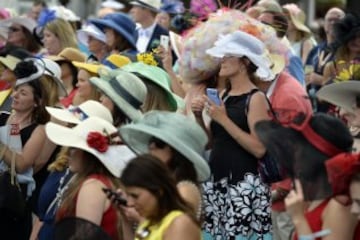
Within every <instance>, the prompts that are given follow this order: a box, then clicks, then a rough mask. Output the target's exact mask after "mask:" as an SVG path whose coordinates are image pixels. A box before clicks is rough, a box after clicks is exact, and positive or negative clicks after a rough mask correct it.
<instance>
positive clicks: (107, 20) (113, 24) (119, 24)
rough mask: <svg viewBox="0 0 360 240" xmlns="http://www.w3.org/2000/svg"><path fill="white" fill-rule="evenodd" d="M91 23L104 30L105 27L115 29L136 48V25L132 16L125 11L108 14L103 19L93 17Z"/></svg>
mask: <svg viewBox="0 0 360 240" xmlns="http://www.w3.org/2000/svg"><path fill="white" fill-rule="evenodd" d="M90 23H92V24H94V25H95V26H97V27H98V28H100V29H101V30H102V31H103V30H104V28H111V29H114V30H115V32H117V33H119V34H120V35H121V36H123V37H124V38H125V39H126V40H127V41H128V42H129V43H130V44H131V46H133V47H134V49H136V43H135V28H136V25H135V23H134V21H133V20H131V18H130V17H129V16H128V15H126V14H124V13H111V14H107V15H106V16H105V17H104V18H102V19H92V20H90Z"/></svg>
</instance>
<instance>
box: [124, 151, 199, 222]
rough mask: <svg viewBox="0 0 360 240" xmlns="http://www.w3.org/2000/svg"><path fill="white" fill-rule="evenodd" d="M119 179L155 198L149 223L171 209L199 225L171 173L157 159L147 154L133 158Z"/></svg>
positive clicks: (162, 216)
mask: <svg viewBox="0 0 360 240" xmlns="http://www.w3.org/2000/svg"><path fill="white" fill-rule="evenodd" d="M121 181H122V183H123V184H124V186H125V187H139V188H143V189H146V190H148V191H149V192H150V193H151V194H152V195H154V197H155V198H156V199H157V202H158V208H157V212H156V213H154V214H152V216H151V217H150V219H148V220H149V221H150V224H151V225H153V224H157V223H158V222H160V221H161V220H162V219H163V218H164V217H165V216H166V215H167V214H168V213H169V212H171V211H173V210H180V211H182V212H184V213H185V214H187V215H188V216H189V217H190V218H191V219H192V220H193V222H194V223H196V224H197V225H199V222H198V220H197V219H196V216H195V214H194V211H193V210H192V208H191V207H190V206H189V204H188V203H186V202H185V201H184V199H183V198H182V197H181V196H180V194H179V192H178V189H177V187H176V181H175V178H174V177H173V174H172V173H171V172H170V171H169V169H168V168H167V166H166V165H165V164H164V163H163V162H161V161H160V160H159V159H157V158H155V157H153V156H151V155H148V154H145V155H141V156H138V157H136V158H134V159H133V160H131V161H130V162H129V163H128V165H127V166H126V167H125V169H124V171H123V173H122V176H121Z"/></svg>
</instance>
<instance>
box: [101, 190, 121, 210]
mask: <svg viewBox="0 0 360 240" xmlns="http://www.w3.org/2000/svg"><path fill="white" fill-rule="evenodd" d="M102 190H103V192H104V193H105V194H106V196H107V197H108V198H109V199H111V200H113V201H114V202H115V204H117V205H123V206H127V200H126V199H125V198H123V197H122V196H121V195H120V194H119V193H117V192H115V191H114V190H112V189H110V188H103V189H102Z"/></svg>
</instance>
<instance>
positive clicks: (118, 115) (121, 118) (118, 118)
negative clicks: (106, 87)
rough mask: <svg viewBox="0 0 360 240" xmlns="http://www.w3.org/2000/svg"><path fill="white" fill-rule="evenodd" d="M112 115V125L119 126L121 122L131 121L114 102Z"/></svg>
mask: <svg viewBox="0 0 360 240" xmlns="http://www.w3.org/2000/svg"><path fill="white" fill-rule="evenodd" d="M110 100H111V99H110ZM111 101H112V100H111ZM113 103H114V102H113ZM112 116H113V119H114V123H113V125H114V126H116V127H119V126H120V125H122V124H125V123H130V122H131V120H130V118H129V117H128V116H127V115H126V114H125V113H124V112H123V111H122V110H121V109H120V108H119V107H118V106H117V105H116V104H115V103H114V111H113V113H112Z"/></svg>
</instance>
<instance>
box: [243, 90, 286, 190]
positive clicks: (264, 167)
mask: <svg viewBox="0 0 360 240" xmlns="http://www.w3.org/2000/svg"><path fill="white" fill-rule="evenodd" d="M257 91H260V90H259V89H257V88H255V89H252V90H251V91H250V93H249V95H248V96H247V99H246V105H245V114H246V115H247V113H248V109H249V104H250V98H251V96H252V95H253V94H254V93H256V92H257ZM266 101H267V102H268V105H269V110H270V112H271V113H272V115H273V116H274V117H275V118H276V114H275V112H274V110H273V108H272V107H271V103H270V101H269V99H268V98H267V97H266ZM275 120H276V119H275ZM258 171H259V174H260V177H261V179H262V181H263V182H264V183H268V184H271V183H275V182H279V181H281V180H283V179H284V177H283V176H282V174H281V173H282V171H281V169H280V166H279V164H278V162H277V161H276V159H275V158H274V157H273V156H271V155H270V154H269V153H268V151H266V153H265V155H264V156H263V157H262V158H260V159H259V162H258Z"/></svg>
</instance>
